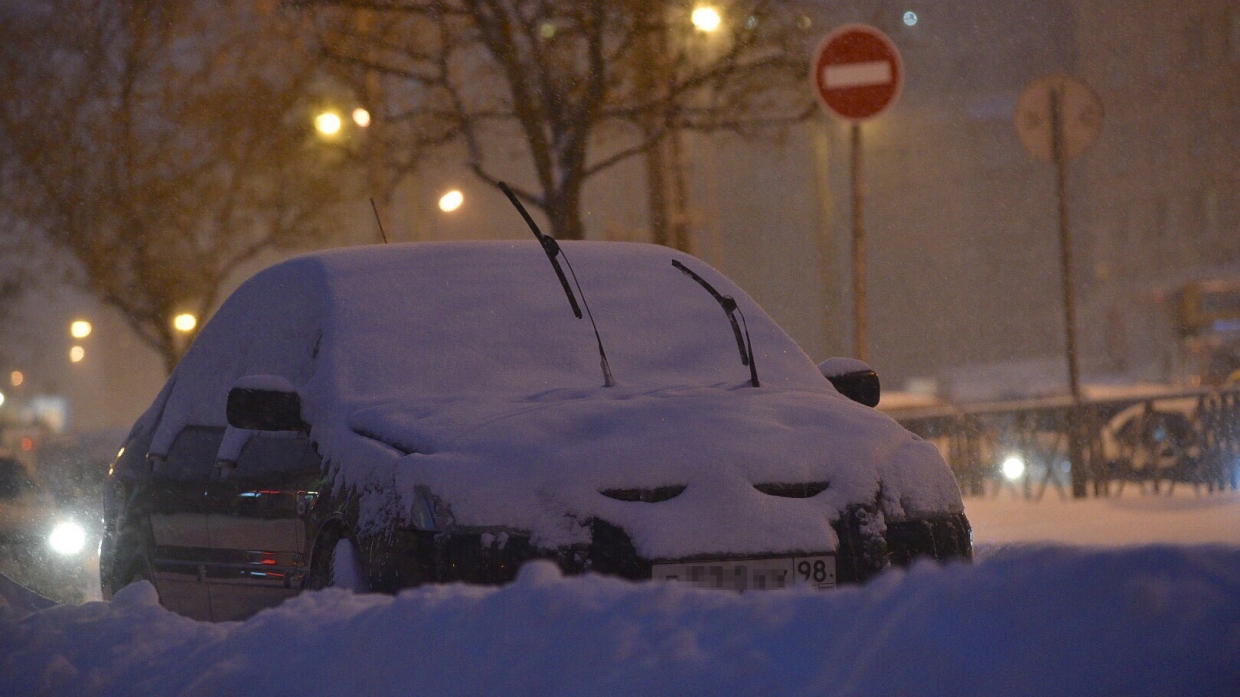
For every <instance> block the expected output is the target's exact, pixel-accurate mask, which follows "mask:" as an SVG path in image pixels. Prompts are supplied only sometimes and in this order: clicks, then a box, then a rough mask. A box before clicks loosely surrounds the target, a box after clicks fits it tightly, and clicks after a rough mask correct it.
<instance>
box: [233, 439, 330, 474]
mask: <svg viewBox="0 0 1240 697" xmlns="http://www.w3.org/2000/svg"><path fill="white" fill-rule="evenodd" d="M321 464H322V460H321V459H320V458H319V454H318V453H317V452H315V450H314V448H313V447H312V446H311V444H310V439H309V438H306V437H304V436H298V437H295V438H290V437H288V435H287V434H283V433H264V432H261V431H260V432H257V433H255V434H254V435H252V436H250V439H249V440H248V441H247V442H246V444H245V447H243V448H242V449H241V455H240V457H238V458H237V471H236V473H235V475H234V476H244V477H262V476H264V475H274V474H289V473H292V472H306V471H317V470H318V469H319V467H320V465H321Z"/></svg>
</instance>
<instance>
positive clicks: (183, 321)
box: [172, 312, 198, 333]
mask: <svg viewBox="0 0 1240 697" xmlns="http://www.w3.org/2000/svg"><path fill="white" fill-rule="evenodd" d="M172 326H173V328H174V329H176V330H177V331H178V332H181V333H188V332H192V331H194V327H197V326H198V318H197V317H195V316H193V315H191V314H190V313H188V312H182V313H181V314H179V315H177V316H176V317H173V318H172Z"/></svg>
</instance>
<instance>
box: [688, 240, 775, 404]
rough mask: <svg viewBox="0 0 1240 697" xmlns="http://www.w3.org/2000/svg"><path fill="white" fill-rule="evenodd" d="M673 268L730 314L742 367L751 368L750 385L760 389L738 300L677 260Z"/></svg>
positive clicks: (746, 324) (747, 330)
mask: <svg viewBox="0 0 1240 697" xmlns="http://www.w3.org/2000/svg"><path fill="white" fill-rule="evenodd" d="M672 266H675V267H676V268H677V269H679V270H680V271H681V272H683V273H684V274H685V275H686V276H688V277H689V278H692V279H693V280H695V281H697V282H698V284H699V285H701V286H702V287H703V288H705V289H706V292H708V293H710V294H711V295H712V296H714V298H715V300H718V301H719V304H720V305H722V306H723V311H724V312H726V313H728V320H729V321H730V322H732V333H733V334H734V335H735V336H736V348H738V349H740V352H741V365H747V366H749V384H751V385H753V386H754V387H759V386H760V385H759V383H758V368H757V366H755V365H754V362H753V342H752V341H750V339H749V323H748V322H746V321H745V313H744V312H741V309H740V307H738V306H737V304H736V299H735V298H733V297H732V296H731V295H723V294H722V293H720V292H719V291H717V290H715V287H714V286H712V285H711V284H709V283H707V282H706V279H705V278H702V277H701V276H699V275H697V274H695V273H693V271H692V270H691V269H690V268H689V267H687V266H685V265H684V264H682V263H680V261H679V260H677V259H672ZM738 314H739V315H740V316H741V324H743V325H744V327H745V336H744V338H743V339H742V338H741V325H739V324H737V323H736V315H738Z"/></svg>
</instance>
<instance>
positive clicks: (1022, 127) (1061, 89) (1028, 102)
mask: <svg viewBox="0 0 1240 697" xmlns="http://www.w3.org/2000/svg"><path fill="white" fill-rule="evenodd" d="M1101 128H1102V102H1101V101H1100V100H1099V99H1098V96H1097V95H1096V94H1094V92H1093V90H1091V89H1090V88H1089V86H1088V85H1086V84H1085V83H1083V82H1081V81H1080V80H1077V79H1075V78H1073V77H1069V76H1067V75H1064V74H1061V73H1056V74H1054V75H1049V76H1047V77H1044V78H1041V79H1040V80H1035V81H1034V82H1032V83H1031V84H1030V85H1029V86H1028V87H1026V88H1025V91H1024V92H1022V93H1021V96H1020V101H1019V102H1017V105H1016V132H1017V134H1018V135H1019V136H1020V142H1021V144H1023V145H1024V146H1025V149H1026V150H1028V151H1029V153H1030V154H1032V155H1033V156H1034V157H1036V158H1038V159H1041V160H1050V161H1051V162H1053V163H1054V164H1055V192H1056V196H1057V199H1058V204H1059V206H1058V207H1059V255H1060V267H1061V272H1062V274H1063V311H1064V329H1065V332H1064V333H1065V336H1066V339H1067V341H1066V342H1065V350H1066V354H1067V361H1068V388H1069V390H1070V391H1071V393H1072V410H1071V412H1069V417H1068V459H1069V461H1070V462H1071V467H1072V496H1073V497H1076V498H1083V497H1084V496H1085V495H1086V483H1087V480H1088V477H1087V472H1086V469H1085V466H1084V465H1085V458H1084V447H1083V443H1084V438H1083V435H1084V434H1083V433H1082V432H1081V425H1082V424H1081V421H1082V419H1081V377H1080V367H1079V366H1080V358H1079V356H1078V355H1077V341H1076V282H1075V277H1074V272H1073V267H1072V233H1071V229H1070V228H1069V227H1068V196H1067V185H1066V183H1065V181H1066V178H1067V163H1068V160H1070V159H1072V158H1074V157H1076V156H1077V155H1079V154H1080V153H1081V151H1082V150H1084V149H1085V148H1086V147H1087V146H1088V145H1089V144H1090V143H1091V142H1093V140H1094V138H1095V137H1096V136H1097V135H1098V131H1099V129H1101Z"/></svg>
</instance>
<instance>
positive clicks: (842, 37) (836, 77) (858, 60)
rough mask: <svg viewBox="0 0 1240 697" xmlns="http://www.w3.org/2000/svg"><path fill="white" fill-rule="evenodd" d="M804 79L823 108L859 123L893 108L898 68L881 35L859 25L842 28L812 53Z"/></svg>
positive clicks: (901, 70)
mask: <svg viewBox="0 0 1240 697" xmlns="http://www.w3.org/2000/svg"><path fill="white" fill-rule="evenodd" d="M812 65H813V68H814V72H813V74H812V75H811V76H810V79H811V80H812V81H813V83H814V93H815V94H816V95H818V101H819V102H820V103H821V104H822V106H823V108H825V109H826V110H827V111H830V112H831V113H833V114H835V115H836V116H839V117H840V118H843V119H848V120H849V121H863V120H865V119H869V118H873V117H875V116H878V115H879V114H881V113H883V112H884V111H886V110H887V109H888V107H890V106H891V105H892V104H894V103H895V101H896V97H897V96H899V94H900V86H901V85H902V84H903V83H904V63H903V62H902V61H901V60H900V52H899V51H897V50H896V45H895V44H893V43H892V42H891V39H889V38H887V35H886V34H884V33H882V32H881V31H879V30H877V29H875V28H874V27H871V26H866V25H864V24H846V25H844V26H842V27H840V28H838V29H836V30H835V31H833V32H831V33H830V34H828V35H827V38H825V39H823V40H822V43H821V44H819V45H818V50H816V51H814V60H813V63H812Z"/></svg>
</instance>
